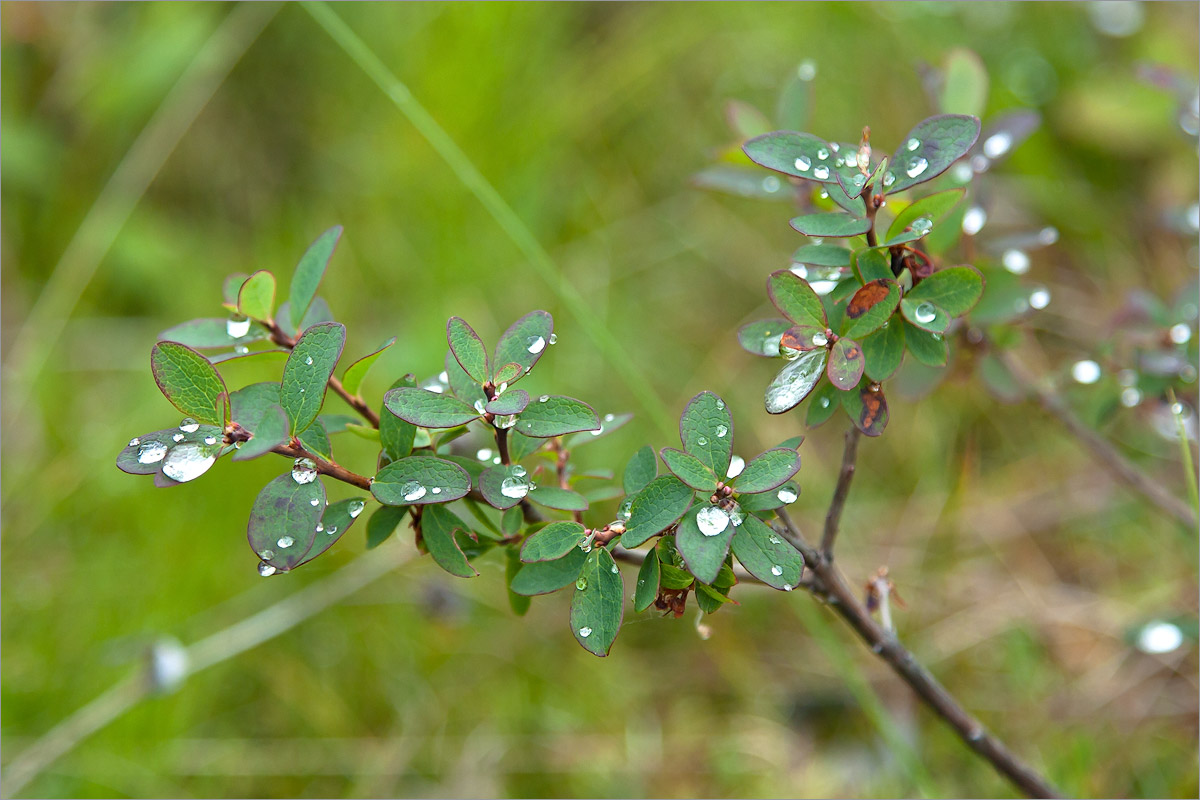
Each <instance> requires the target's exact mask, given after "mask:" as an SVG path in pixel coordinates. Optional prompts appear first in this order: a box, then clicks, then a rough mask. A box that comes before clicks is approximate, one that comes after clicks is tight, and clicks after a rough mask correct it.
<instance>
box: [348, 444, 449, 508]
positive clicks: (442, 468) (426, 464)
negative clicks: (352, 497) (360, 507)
mask: <svg viewBox="0 0 1200 800" xmlns="http://www.w3.org/2000/svg"><path fill="white" fill-rule="evenodd" d="M469 491H471V476H470V475H468V474H467V471H466V470H465V469H463V468H462V467H460V466H458V465H457V464H455V463H453V462H450V461H446V460H445V459H441V458H434V457H432V456H409V457H408V458H402V459H400V460H399V461H393V462H392V463H390V464H388V465H387V466H386V467H384V468H383V469H381V470H379V474H378V475H376V476H375V480H374V481H373V482H372V483H371V494H373V495H375V499H376V500H378V501H379V502H381V503H383V504H384V505H389V506H401V505H424V504H427V503H448V502H450V501H451V500H457V499H458V498H460V497H463V496H465V495H466V494H467V492H469Z"/></svg>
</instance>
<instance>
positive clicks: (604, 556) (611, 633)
mask: <svg viewBox="0 0 1200 800" xmlns="http://www.w3.org/2000/svg"><path fill="white" fill-rule="evenodd" d="M624 597H625V583H624V581H622V580H621V571H620V569H618V568H617V562H615V561H613V557H612V554H611V553H609V552H608V551H607V550H605V549H604V548H603V547H597V548H595V549H593V550H592V552H590V553H588V557H587V560H586V561H585V562H584V564H583V569H582V570H580V572H579V579H578V580H577V581H576V583H575V594H574V595H572V597H571V630H572V632H573V633H574V634H575V640H576V641H578V642H579V644H581V645H583V649H584V650H587V651H588V652H589V653H592V654H594V655H598V656H601V657H603V656H606V655H608V651H609V650H610V649H611V648H612V645H613V640H615V639H616V638H617V631H619V630H620V629H621V620H622V619H623V618H624V615H625V604H624Z"/></svg>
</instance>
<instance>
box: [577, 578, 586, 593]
mask: <svg viewBox="0 0 1200 800" xmlns="http://www.w3.org/2000/svg"><path fill="white" fill-rule="evenodd" d="M587 587H588V580H587V578H585V577H583V576H582V575H580V576H579V579H578V580H577V581H575V588H576V589H578V590H579V591H581V592H582V591H583V590H584V589H586V588H587Z"/></svg>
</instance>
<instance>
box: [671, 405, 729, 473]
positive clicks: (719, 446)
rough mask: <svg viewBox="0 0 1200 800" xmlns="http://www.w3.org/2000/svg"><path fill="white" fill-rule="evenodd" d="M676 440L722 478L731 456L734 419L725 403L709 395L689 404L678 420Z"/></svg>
mask: <svg viewBox="0 0 1200 800" xmlns="http://www.w3.org/2000/svg"><path fill="white" fill-rule="evenodd" d="M679 438H680V439H681V440H682V441H683V449H684V450H685V451H687V452H688V454H690V455H692V456H695V457H696V458H698V459H699V460H700V462H701V463H702V464H704V466H705V467H707V468H708V469H710V470H712V472H713V474H714V475H719V476H724V475H725V473H726V471H727V470H728V469H729V459H730V457H731V456H732V454H733V416H732V415H731V414H730V413H729V409H728V408H726V407H725V401H724V400H722V399H721V398H720V397H718V396H717V395H715V394H713V393H712V392H701V393H700V394H698V395H696V396H695V397H693V398H692V399H691V400H689V401H688V404H687V407H686V408H684V410H683V414H682V415H681V416H680V418H679Z"/></svg>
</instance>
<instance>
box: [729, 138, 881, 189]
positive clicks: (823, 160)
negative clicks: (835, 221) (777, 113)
mask: <svg viewBox="0 0 1200 800" xmlns="http://www.w3.org/2000/svg"><path fill="white" fill-rule="evenodd" d="M742 150H743V151H744V152H745V153H746V155H747V156H749V157H750V160H751V161H753V162H754V163H755V164H758V165H760V166H763V167H766V168H767V169H773V170H775V171H776V172H782V173H783V174H785V175H791V176H793V177H796V178H806V179H808V180H810V181H816V182H817V183H824V184H832V185H831V186H827V188H828V189H830V193H831V194H832V190H833V189H835V188H838V183H837V175H838V174H839V173H841V174H842V175H843V180H844V181H846V182H847V184H848V185H849V182H850V180H851V179H852V178H853V176H854V175H855V174H856V173H857V172H858V169H857V168H856V167H851V166H846V165H845V160H844V159H843V158H842V157H841V156H839V155H838V153H839V151H840V152H847V151H848V150H847V148H845V147H842V146H840V145H837V144H833V143H830V142H826V141H825V140H824V139H820V138H817V137H816V136H813V135H812V134H811V133H795V132H792V131H773V132H772V133H767V134H763V135H762V136H756V137H755V138H753V139H751V140H750V141H748V142H746V143H745V144H744V145H742ZM839 161H840V162H842V164H841V165H839V164H838V162H839Z"/></svg>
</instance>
